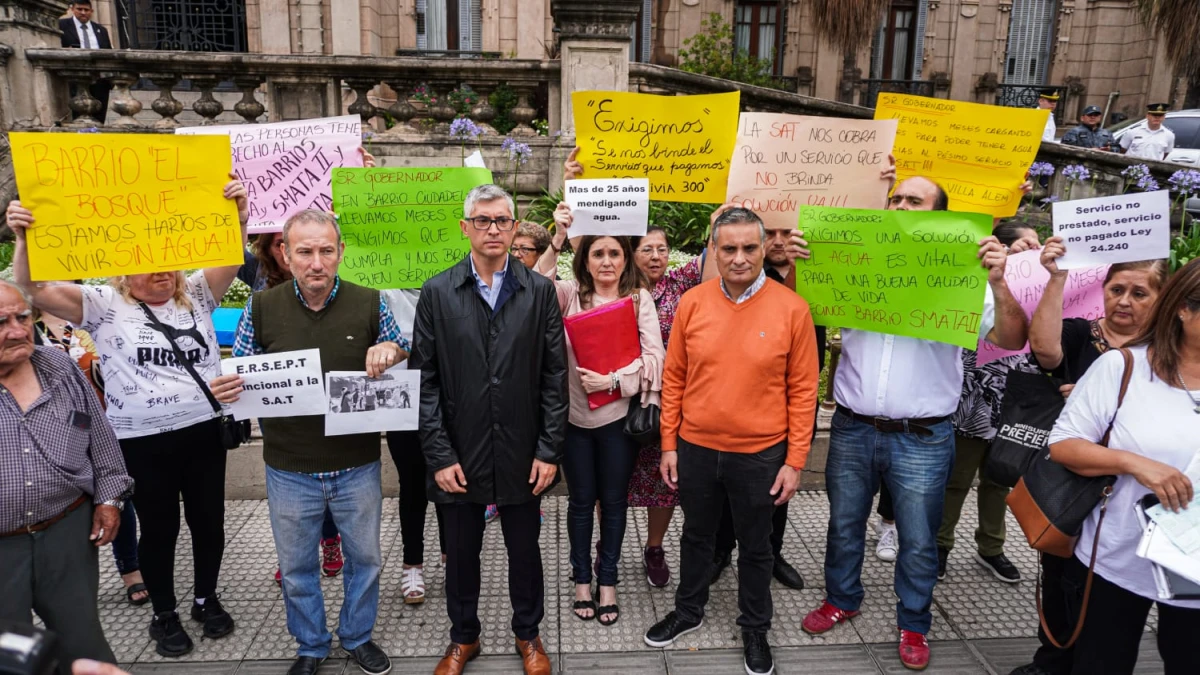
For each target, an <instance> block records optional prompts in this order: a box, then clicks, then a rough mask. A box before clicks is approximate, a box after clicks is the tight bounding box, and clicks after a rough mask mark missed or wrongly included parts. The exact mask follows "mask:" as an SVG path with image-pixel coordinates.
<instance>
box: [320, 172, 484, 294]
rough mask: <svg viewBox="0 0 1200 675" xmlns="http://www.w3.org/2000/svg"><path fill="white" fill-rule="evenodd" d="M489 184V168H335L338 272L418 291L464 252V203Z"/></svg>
mask: <svg viewBox="0 0 1200 675" xmlns="http://www.w3.org/2000/svg"><path fill="white" fill-rule="evenodd" d="M491 182H492V174H491V172H490V171H488V170H487V169H474V168H470V169H468V168H441V169H392V168H387V169H384V168H364V169H334V170H333V209H334V211H335V212H336V213H337V215H338V225H339V226H340V227H341V229H342V239H343V241H345V243H346V254H345V257H344V258H343V260H342V271H341V273H342V274H343V275H344V276H345V277H346V278H347V279H349V280H351V281H353V282H354V283H356V284H360V285H363V286H368V287H370V288H378V289H388V288H420V287H421V284H423V283H425V280H426V279H429V278H430V277H432V276H434V275H436V274H437V273H439V272H441V271H443V270H445V269H448V268H450V267H451V266H453V265H454V263H456V262H458V261H460V260H462V259H463V257H464V256H466V255H467V251H469V250H470V248H471V244H470V241H469V240H468V239H467V237H466V235H464V234H463V233H462V228H461V227H460V225H459V222H460V221H461V220H462V218H463V206H464V202H465V201H466V198H467V193H469V192H470V191H471V189H472V188H474V187H478V186H480V185H484V184H486V183H491Z"/></svg>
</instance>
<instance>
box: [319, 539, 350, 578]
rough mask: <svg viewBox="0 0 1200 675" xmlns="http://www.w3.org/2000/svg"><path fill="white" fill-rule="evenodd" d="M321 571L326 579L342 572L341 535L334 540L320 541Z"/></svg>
mask: <svg viewBox="0 0 1200 675" xmlns="http://www.w3.org/2000/svg"><path fill="white" fill-rule="evenodd" d="M321 557H322V562H321V571H322V572H324V573H325V576H327V577H336V576H337V575H338V572H341V571H342V567H343V565H345V563H344V562H342V535H340V534H339V535H338V536H337V537H336V538H334V539H322V540H321Z"/></svg>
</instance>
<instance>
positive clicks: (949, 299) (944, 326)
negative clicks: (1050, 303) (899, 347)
mask: <svg viewBox="0 0 1200 675" xmlns="http://www.w3.org/2000/svg"><path fill="white" fill-rule="evenodd" d="M800 229H801V230H804V233H805V237H806V239H808V244H809V249H810V250H811V251H812V256H811V257H810V258H809V259H808V260H803V259H801V260H797V261H796V292H797V293H799V294H800V295H801V296H802V297H803V298H804V299H805V300H807V301H808V306H809V310H810V311H811V312H812V317H813V321H814V322H816V323H817V324H818V325H823V326H840V327H842V328H859V329H862V330H869V331H875V332H877V333H889V334H892V335H905V336H908V337H914V338H919V339H922V340H935V341H937V342H946V343H949V344H952V345H958V346H959V347H964V348H967V349H974V348H975V345H976V343H977V342H978V341H979V322H980V319H981V316H982V312H983V299H984V295H985V293H986V290H985V289H986V286H987V270H985V269H984V268H983V267H982V266H981V265H980V264H979V259H978V258H977V257H976V254H977V253H978V252H979V241H980V240H982V239H983V238H984V237H986V236H988V235H989V234H991V232H992V219H991V218H990V217H988V216H985V215H983V214H979V213H954V212H952V211H870V210H866V209H837V208H829V207H824V206H805V207H802V208H801V209H800Z"/></svg>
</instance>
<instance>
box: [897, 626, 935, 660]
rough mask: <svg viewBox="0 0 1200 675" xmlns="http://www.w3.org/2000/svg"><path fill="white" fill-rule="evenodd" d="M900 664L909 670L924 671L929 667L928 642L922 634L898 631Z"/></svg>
mask: <svg viewBox="0 0 1200 675" xmlns="http://www.w3.org/2000/svg"><path fill="white" fill-rule="evenodd" d="M900 663H903V664H904V667H905V668H908V669H909V670H925V667H926V666H928V665H929V642H928V641H926V640H925V635H924V634H923V633H914V632H913V631H911V630H903V629H901V630H900Z"/></svg>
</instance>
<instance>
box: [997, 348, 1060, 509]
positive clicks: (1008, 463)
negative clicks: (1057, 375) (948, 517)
mask: <svg viewBox="0 0 1200 675" xmlns="http://www.w3.org/2000/svg"><path fill="white" fill-rule="evenodd" d="M1065 405H1066V400H1065V399H1063V397H1062V394H1061V393H1059V391H1058V381H1057V380H1055V379H1053V378H1051V377H1050V376H1048V375H1042V374H1039V373H1026V372H1022V371H1019V370H1010V371H1009V372H1008V379H1007V380H1006V382H1005V384H1004V403H1003V406H1002V407H1001V410H1000V426H999V428H998V429H997V431H996V437H995V438H994V439H992V445H991V447H990V448H989V449H988V453H987V457H986V458H984V461H983V474H984V475H985V476H987V478H988V480H990V481H992V482H993V483H996V484H997V485H1003V486H1004V487H1009V488H1010V487H1013V486H1014V485H1016V484H1017V481H1018V480H1020V479H1021V476H1024V475H1025V472H1026V471H1027V470H1028V469H1029V465H1030V464H1031V463H1033V458H1034V457H1036V456H1037V455H1038V454H1039V453H1042V452H1045V450H1046V441H1047V439H1049V438H1050V432H1051V431H1052V430H1053V429H1054V422H1055V421H1056V420H1057V419H1058V415H1059V413H1061V412H1062V409H1063V407H1064V406H1065Z"/></svg>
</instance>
